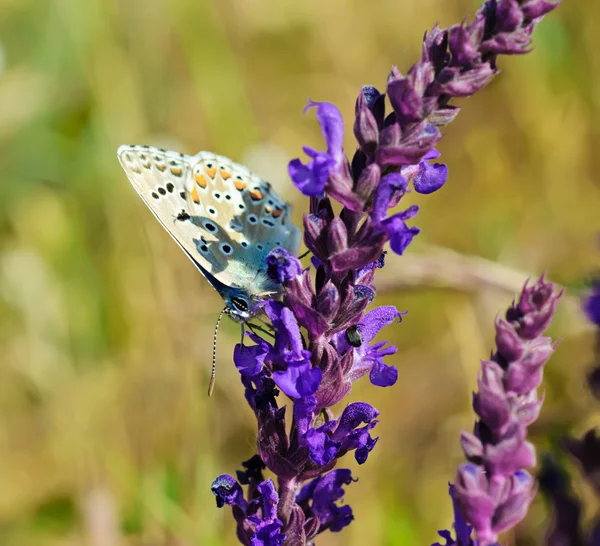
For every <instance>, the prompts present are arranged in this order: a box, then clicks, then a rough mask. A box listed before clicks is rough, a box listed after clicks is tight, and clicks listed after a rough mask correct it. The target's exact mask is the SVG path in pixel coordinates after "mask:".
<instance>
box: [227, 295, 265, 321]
mask: <svg viewBox="0 0 600 546" xmlns="http://www.w3.org/2000/svg"><path fill="white" fill-rule="evenodd" d="M224 299H225V304H226V306H227V311H226V313H227V314H228V315H229V317H230V318H231V319H233V320H235V322H246V321H247V320H250V319H251V318H252V317H253V315H254V307H255V305H256V304H257V303H258V302H257V301H253V298H251V297H249V296H248V295H247V294H242V293H240V294H235V295H231V296H226V297H225V298H224Z"/></svg>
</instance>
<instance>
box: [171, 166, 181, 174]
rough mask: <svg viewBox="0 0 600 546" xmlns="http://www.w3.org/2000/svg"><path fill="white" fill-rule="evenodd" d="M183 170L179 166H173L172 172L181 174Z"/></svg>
mask: <svg viewBox="0 0 600 546" xmlns="http://www.w3.org/2000/svg"><path fill="white" fill-rule="evenodd" d="M182 172H183V171H182V170H181V169H180V168H179V167H171V174H174V175H175V176H179V175H180V174H181V173H182Z"/></svg>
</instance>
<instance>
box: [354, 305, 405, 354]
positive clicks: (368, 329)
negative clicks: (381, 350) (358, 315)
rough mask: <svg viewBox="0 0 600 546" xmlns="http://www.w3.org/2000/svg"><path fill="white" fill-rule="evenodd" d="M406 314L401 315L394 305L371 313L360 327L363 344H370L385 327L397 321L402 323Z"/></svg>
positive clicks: (384, 306) (365, 317)
mask: <svg viewBox="0 0 600 546" xmlns="http://www.w3.org/2000/svg"><path fill="white" fill-rule="evenodd" d="M404 314H406V313H401V312H400V311H398V309H396V308H395V307H394V306H393V305H383V306H381V307H376V308H375V309H372V310H371V311H369V312H368V313H367V314H366V315H365V316H364V317H363V319H362V320H361V321H360V323H359V326H358V327H359V330H360V333H361V335H362V340H363V344H364V345H366V344H368V343H370V342H371V341H372V340H373V338H374V337H375V336H376V335H377V334H378V333H379V331H380V330H381V329H382V328H383V327H384V326H387V325H388V324H392V322H394V321H395V320H396V319H398V322H402V315H404Z"/></svg>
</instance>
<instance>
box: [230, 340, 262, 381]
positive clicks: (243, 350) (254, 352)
mask: <svg viewBox="0 0 600 546" xmlns="http://www.w3.org/2000/svg"><path fill="white" fill-rule="evenodd" d="M258 339H260V338H258ZM270 349H271V346H270V345H269V344H268V343H267V342H265V341H263V340H260V342H259V344H258V345H251V346H250V347H246V346H242V345H241V344H239V343H238V344H237V345H236V346H235V349H234V351H233V362H234V363H235V367H236V368H237V369H238V371H239V372H240V373H241V374H242V375H243V376H245V377H255V376H257V375H258V374H259V373H260V371H261V370H262V367H263V363H264V361H265V358H266V356H267V354H268V353H269V351H270Z"/></svg>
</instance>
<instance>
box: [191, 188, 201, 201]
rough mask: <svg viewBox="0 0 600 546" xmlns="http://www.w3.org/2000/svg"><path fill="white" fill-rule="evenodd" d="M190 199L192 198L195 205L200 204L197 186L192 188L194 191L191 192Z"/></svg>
mask: <svg viewBox="0 0 600 546" xmlns="http://www.w3.org/2000/svg"><path fill="white" fill-rule="evenodd" d="M190 197H191V198H192V201H193V202H194V203H200V196H199V195H198V190H197V189H196V187H195V186H194V187H193V188H192V191H191V192H190Z"/></svg>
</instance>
